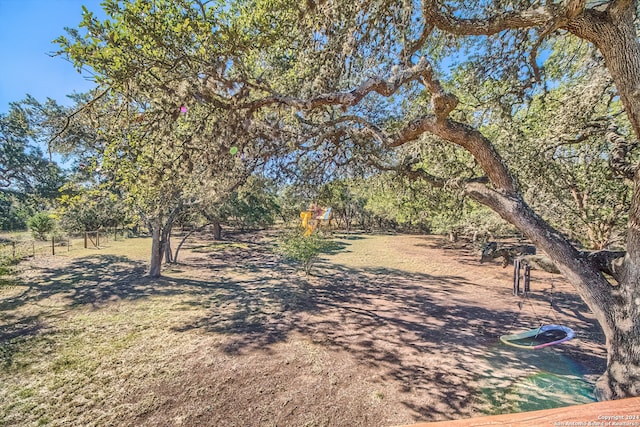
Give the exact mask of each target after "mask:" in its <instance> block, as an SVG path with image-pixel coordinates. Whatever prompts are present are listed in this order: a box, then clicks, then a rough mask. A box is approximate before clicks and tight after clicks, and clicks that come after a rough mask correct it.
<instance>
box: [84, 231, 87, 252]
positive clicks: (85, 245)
mask: <svg viewBox="0 0 640 427" xmlns="http://www.w3.org/2000/svg"><path fill="white" fill-rule="evenodd" d="M84 248H85V249H87V232H86V231H85V232H84Z"/></svg>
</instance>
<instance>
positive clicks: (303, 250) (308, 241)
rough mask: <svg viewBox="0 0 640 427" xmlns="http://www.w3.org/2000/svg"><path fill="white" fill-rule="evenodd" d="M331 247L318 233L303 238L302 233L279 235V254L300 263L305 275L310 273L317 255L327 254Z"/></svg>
mask: <svg viewBox="0 0 640 427" xmlns="http://www.w3.org/2000/svg"><path fill="white" fill-rule="evenodd" d="M332 246H333V245H332V243H331V241H329V240H327V239H325V238H324V237H322V236H320V235H319V234H318V233H313V234H311V235H310V236H304V235H303V234H302V232H298V231H293V232H288V233H286V234H283V235H281V236H280V237H279V239H278V250H279V252H280V253H281V254H283V255H284V256H285V257H286V258H288V259H290V260H293V261H296V262H299V263H301V264H302V265H303V268H304V272H305V274H307V275H308V274H309V273H310V272H311V267H312V266H313V263H314V262H315V261H316V260H317V259H318V255H320V254H321V253H324V252H327V251H328V250H330V249H331V248H332Z"/></svg>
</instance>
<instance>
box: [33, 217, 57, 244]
mask: <svg viewBox="0 0 640 427" xmlns="http://www.w3.org/2000/svg"><path fill="white" fill-rule="evenodd" d="M27 225H28V226H29V230H31V233H33V237H34V238H35V239H40V240H47V234H48V233H51V232H52V231H53V230H54V229H55V228H56V221H55V219H53V217H52V216H51V215H49V214H48V213H46V212H38V213H37V214H35V215H34V216H32V217H31V218H29V221H28V223H27Z"/></svg>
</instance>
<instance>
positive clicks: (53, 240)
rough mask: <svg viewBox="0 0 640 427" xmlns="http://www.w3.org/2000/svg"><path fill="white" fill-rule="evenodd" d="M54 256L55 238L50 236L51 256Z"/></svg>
mask: <svg viewBox="0 0 640 427" xmlns="http://www.w3.org/2000/svg"><path fill="white" fill-rule="evenodd" d="M55 254H56V238H55V237H53V236H51V255H55Z"/></svg>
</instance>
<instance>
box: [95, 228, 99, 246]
mask: <svg viewBox="0 0 640 427" xmlns="http://www.w3.org/2000/svg"><path fill="white" fill-rule="evenodd" d="M96 247H97V248H99V247H100V230H98V231H96Z"/></svg>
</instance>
